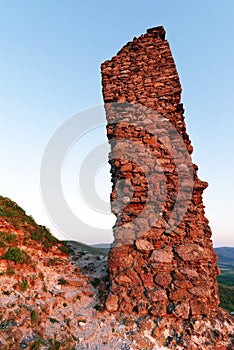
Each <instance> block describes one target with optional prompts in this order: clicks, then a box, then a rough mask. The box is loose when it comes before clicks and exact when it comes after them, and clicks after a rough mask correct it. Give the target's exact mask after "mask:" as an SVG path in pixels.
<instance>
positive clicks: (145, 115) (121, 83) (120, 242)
mask: <svg viewBox="0 0 234 350" xmlns="http://www.w3.org/2000/svg"><path fill="white" fill-rule="evenodd" d="M102 83H103V96H104V102H105V103H106V116H107V121H108V126H107V134H108V138H109V140H110V143H111V151H112V152H111V155H110V163H111V172H112V182H113V192H112V196H111V200H112V202H111V204H112V212H113V213H114V214H116V216H117V221H116V225H115V227H114V236H115V240H114V243H113V245H112V248H111V251H110V256H109V270H110V279H111V287H110V293H109V296H108V298H107V302H106V307H107V310H108V311H110V312H115V311H118V312H122V313H124V314H129V315H133V314H137V315H152V316H154V317H156V316H157V317H165V318H170V319H172V318H173V319H180V320H187V319H191V318H194V317H195V318H196V317H210V316H209V315H211V314H213V315H214V314H216V311H217V310H220V309H219V308H218V305H219V297H218V286H217V282H216V276H217V274H218V268H217V265H216V260H217V256H216V254H215V253H214V250H213V246H212V241H211V229H210V227H209V225H208V220H207V219H206V217H205V214H204V205H203V201H202V193H203V190H204V189H205V188H206V187H207V183H206V182H203V181H201V180H200V179H199V178H198V176H197V170H198V168H197V166H196V165H193V164H192V160H191V154H192V151H193V148H192V146H191V143H190V140H189V136H188V134H187V133H186V125H185V122H184V115H183V113H184V109H183V105H182V103H181V92H182V89H181V85H180V80H179V76H178V73H177V70H176V66H175V62H174V59H173V57H172V53H171V50H170V46H169V44H168V42H167V41H166V40H165V30H164V28H163V27H157V28H152V29H149V30H147V33H146V34H144V35H141V36H140V37H139V38H134V39H133V41H132V42H129V43H128V44H127V45H125V46H124V47H123V48H122V49H121V51H120V52H118V54H117V55H116V56H114V57H113V58H112V59H111V60H108V61H106V62H105V63H103V64H102ZM115 103H117V104H118V105H117V106H116V105H115ZM128 104H131V106H128ZM143 107H144V108H143ZM157 115H161V116H162V117H163V120H164V121H165V120H166V121H167V123H168V122H169V125H171V126H172V128H168V126H167V124H165V123H164V121H162V122H160V120H159V119H158V118H157ZM138 119H139V120H140V121H139V124H138ZM163 125H164V127H163ZM173 129H174V131H177V133H176V132H174V136H173ZM171 130H172V132H171ZM169 134H170V135H169ZM176 134H177V135H176ZM178 137H179V139H181V140H183V142H182V143H183V145H184V146H183V147H184V149H182V148H181V145H180V143H179V141H178ZM121 140H122V142H121ZM128 140H129V141H131V142H133V144H135V145H136V147H134V146H133V147H132V146H131V143H129V144H128V143H127V141H128ZM124 144H125V145H126V144H128V149H126V147H124ZM129 145H130V146H129ZM170 147H172V148H170ZM172 149H176V152H175V153H174V154H173V152H172V151H171V150H172ZM144 152H145V153H144ZM134 153H135V154H134ZM149 153H150V154H151V155H153V156H154V157H155V159H156V161H154V160H152V159H153V158H150V157H148V154H149ZM176 158H177V159H176ZM137 159H138V160H140V162H141V164H137ZM189 162H190V163H191V169H192V175H193V176H192V183H191V177H190V180H189V176H188V178H186V171H188V168H189ZM142 164H143V165H142ZM158 164H159V165H160V167H161V169H162V172H160V171H159V170H158V167H157V166H158ZM178 164H179V167H181V169H182V168H184V169H185V170H184V173H183V176H181V173H180V169H178V168H179V167H178ZM146 174H150V179H149V177H148V176H147V175H146ZM163 179H164V181H165V183H164V184H163ZM119 181H120V182H121V186H118V183H119ZM163 189H164V190H165V189H166V193H165V194H164V195H165V197H164V199H165V200H164V202H165V203H164V204H163V207H162V205H161V202H162V201H163V194H162V192H163ZM179 189H180V190H179ZM179 191H180V192H181V193H180V195H181V197H180V201H181V204H180V207H181V208H182V211H183V210H184V206H186V208H185V210H184V216H183V215H181V213H180V210H176V211H175V212H173V210H174V208H175V205H176V202H177V201H178V193H179ZM189 191H191V198H190V197H189ZM132 193H133V195H132V198H131V194H132ZM186 197H189V201H188V202H186V200H185V199H186ZM129 198H130V200H129ZM181 198H182V199H181ZM183 198H184V201H183ZM147 201H148V202H147ZM147 203H148V204H147ZM146 204H147V205H148V207H150V210H149V212H148V213H149V215H148V216H144V217H143V218H142V219H141V220H138V221H137V218H138V216H139V215H140V214H141V213H142V211H143V210H144V208H145V206H146ZM157 211H160V213H158V214H159V215H158V219H157V220H156V221H154V215H155V214H157ZM173 215H174V216H173ZM126 237H127V239H126ZM219 312H220V311H219ZM212 317H213V316H212ZM176 322H177V321H176Z"/></svg>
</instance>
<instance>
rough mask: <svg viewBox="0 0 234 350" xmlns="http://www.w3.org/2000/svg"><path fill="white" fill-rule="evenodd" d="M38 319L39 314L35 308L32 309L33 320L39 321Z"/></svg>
mask: <svg viewBox="0 0 234 350" xmlns="http://www.w3.org/2000/svg"><path fill="white" fill-rule="evenodd" d="M37 321H38V315H37V313H36V311H35V310H32V311H31V322H37Z"/></svg>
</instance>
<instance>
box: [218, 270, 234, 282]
mask: <svg viewBox="0 0 234 350" xmlns="http://www.w3.org/2000/svg"><path fill="white" fill-rule="evenodd" d="M217 280H218V282H219V284H225V285H226V286H234V270H232V269H222V273H221V275H220V276H218V277H217Z"/></svg>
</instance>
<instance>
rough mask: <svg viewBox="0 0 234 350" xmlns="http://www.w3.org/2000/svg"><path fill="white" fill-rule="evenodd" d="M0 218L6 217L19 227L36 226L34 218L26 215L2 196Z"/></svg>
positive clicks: (0, 199)
mask: <svg viewBox="0 0 234 350" xmlns="http://www.w3.org/2000/svg"><path fill="white" fill-rule="evenodd" d="M0 216H4V217H5V218H6V219H7V220H8V221H9V222H11V223H12V224H14V225H15V226H16V227H19V224H20V223H21V224H24V225H32V226H35V225H36V223H35V221H34V219H33V218H32V216H28V215H26V213H25V211H24V210H23V209H22V208H20V207H19V206H18V204H16V203H15V202H13V201H12V200H10V199H9V198H4V197H2V196H0Z"/></svg>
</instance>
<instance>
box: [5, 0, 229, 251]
mask: <svg viewBox="0 0 234 350" xmlns="http://www.w3.org/2000/svg"><path fill="white" fill-rule="evenodd" d="M233 13H234V2H233V0H225V1H223V2H221V1H217V0H206V1H204V0H203V1H201V0H197V1H187V0H175V1H172V0H170V1H169V0H164V1H157V0H150V1H147V0H146V1H144V2H143V1H138V0H134V1H133V0H129V1H126V0H124V1H123V0H119V1H116V2H114V1H113V2H111V1H106V0H104V1H89V0H87V1H80V0H76V1H75V0H66V1H65V0H56V1H55V0H35V1H29V0H21V1H19V0H9V1H4V0H0V118H1V124H0V125H1V137H0V149H1V157H0V159H1V161H0V162H1V171H0V194H1V195H3V196H7V197H10V198H11V199H13V200H15V201H16V202H18V203H19V204H20V205H21V206H22V207H23V208H24V209H25V210H26V211H27V213H28V214H31V215H32V216H33V217H34V218H35V219H36V220H37V221H38V222H39V223H41V224H46V225H47V226H49V227H50V228H51V230H52V232H56V230H55V228H54V226H53V224H52V223H51V222H50V221H49V219H48V217H47V215H46V212H45V209H44V207H43V203H42V200H41V194H40V165H41V159H42V155H43V152H44V149H45V147H46V145H47V143H48V141H49V139H50V137H51V136H52V134H53V133H54V131H55V130H56V129H57V128H58V126H59V125H61V124H62V123H63V122H64V121H65V120H66V119H67V118H68V117H70V116H72V115H73V114H74V113H76V112H79V111H81V110H84V109H86V108H89V107H91V106H94V105H99V104H101V103H102V94H101V76H100V64H101V63H102V62H103V61H105V60H106V59H109V58H111V57H112V56H113V55H115V54H116V53H117V51H118V50H119V49H120V48H121V47H122V46H123V45H124V44H126V43H127V42H128V41H130V40H132V38H133V37H134V36H139V35H141V34H142V33H144V32H145V31H146V29H147V28H150V27H154V26H158V25H164V27H165V29H166V31H167V39H168V40H169V42H170V45H171V48H172V51H173V55H174V58H175V61H176V64H177V68H178V71H179V74H180V78H181V83H182V86H183V96H182V100H183V103H184V105H185V110H186V123H187V128H188V132H189V134H190V138H191V140H192V144H193V146H194V148H195V152H194V155H193V160H194V162H196V163H197V164H198V166H199V176H200V178H201V179H203V180H207V181H208V182H209V188H208V189H207V190H206V191H205V194H204V200H205V205H206V215H207V217H208V219H209V220H210V225H211V228H212V230H213V239H214V243H215V245H216V246H221V245H230V246H231V245H232V246H234V236H233V235H234V219H233V216H234V215H233V212H234V204H233V203H234V201H233V198H234V182H233V174H234V162H233V150H234V138H233V130H234V104H233V101H234V69H233V62H234V45H233V38H234V21H233ZM103 135H104V134H103ZM103 135H101V134H100V135H98V134H97V135H91V136H90V140H89V139H87V140H86V141H84V142H83V147H84V148H85V147H86V146H87V144H88V143H89V141H90V143H91V144H95V143H98V142H99V141H100V139H102V137H103V138H104V136H103ZM80 147H82V144H81V145H80ZM74 159H75V158H73V162H71V163H74ZM78 163H79V161H78ZM73 165H74V164H73ZM76 166H77V165H76ZM69 167H70V169H72V166H71V165H67V167H65V171H64V173H65V175H64V178H65V179H66V176H67V177H69V176H68V173H69V171H68V170H69ZM66 174H67V175H66ZM65 187H66V185H64V188H65ZM68 187H69V186H68ZM97 187H98V191H99V192H101V193H102V192H103V193H104V195H103V196H104V197H106V198H107V197H108V193H109V191H110V183H109V181H108V167H105V169H103V170H102V171H101V172H100V175H99V179H97ZM102 190H103V191H102ZM64 191H65V189H64ZM69 191H70V193H72V192H73V191H72V190H71V188H68V190H67V197H68V199H67V200H68V201H69ZM71 205H72V204H71ZM100 220H101V221H103V218H102V219H100ZM97 221H98V218H97ZM106 222H108V224H109V225H110V227H109V228H110V229H111V225H112V224H113V223H114V218H113V217H112V218H111V219H110V220H109V221H108V220H106ZM57 234H58V235H59V237H62V235H61V234H59V233H57ZM80 239H82V240H83V241H84V242H87V243H91V242H95V243H97V242H101V241H106V240H109V241H110V240H111V235H110V236H109V237H104V236H103V237H98V238H94V237H89V238H87V237H85V234H84V235H83V236H82V234H81V236H80Z"/></svg>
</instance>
